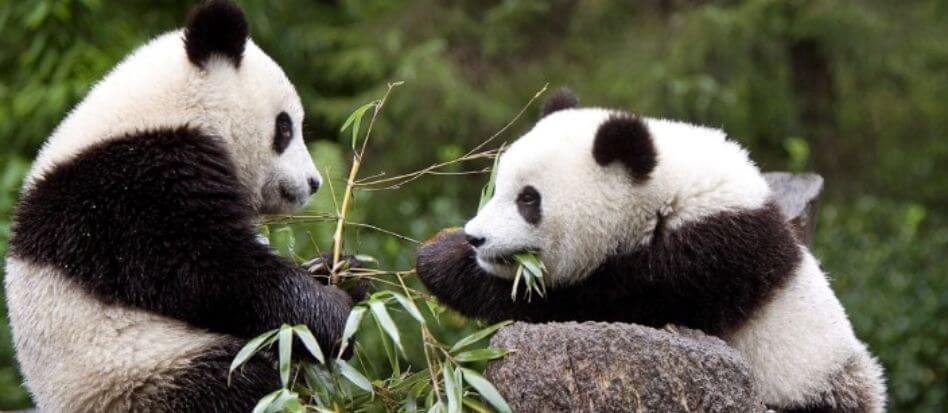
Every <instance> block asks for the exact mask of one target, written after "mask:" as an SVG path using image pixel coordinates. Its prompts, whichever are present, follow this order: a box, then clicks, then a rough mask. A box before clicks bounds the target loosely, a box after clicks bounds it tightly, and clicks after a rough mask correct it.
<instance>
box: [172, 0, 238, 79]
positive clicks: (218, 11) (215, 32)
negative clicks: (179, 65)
mask: <svg viewBox="0 0 948 413" xmlns="http://www.w3.org/2000/svg"><path fill="white" fill-rule="evenodd" d="M249 35H250V29H249V28H248V25H247V18H246V17H244V12H243V11H242V10H240V7H238V6H237V5H236V4H234V3H233V2H231V1H228V0H208V1H206V2H204V3H202V4H201V5H199V6H197V7H195V8H194V10H192V11H191V15H190V16H188V24H187V26H186V27H185V29H184V48H185V50H187V52H188V59H189V60H191V63H194V64H195V65H196V66H198V67H204V63H205V62H207V59H209V58H210V57H211V55H213V54H219V55H221V56H224V57H226V58H227V59H229V60H230V61H231V62H233V63H234V66H235V67H240V61H241V60H242V59H243V56H244V47H245V46H246V44H247V37H248V36H249Z"/></svg>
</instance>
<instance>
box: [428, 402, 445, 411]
mask: <svg viewBox="0 0 948 413" xmlns="http://www.w3.org/2000/svg"><path fill="white" fill-rule="evenodd" d="M443 411H444V403H442V402H441V400H438V402H437V403H435V404H432V405H431V408H430V409H428V412H427V413H439V412H443Z"/></svg>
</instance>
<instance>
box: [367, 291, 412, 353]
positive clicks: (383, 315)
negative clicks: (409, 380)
mask: <svg viewBox="0 0 948 413" xmlns="http://www.w3.org/2000/svg"><path fill="white" fill-rule="evenodd" d="M369 309H370V310H372V315H374V316H375V321H378V323H379V325H381V326H382V329H383V330H385V334H388V336H389V337H391V338H392V341H394V342H395V345H396V346H397V347H398V349H399V350H401V351H402V353H404V352H405V349H404V348H402V339H401V336H400V335H399V334H398V327H397V326H396V325H395V321H393V320H392V317H391V316H390V315H389V314H388V309H387V308H385V302H383V301H381V300H369Z"/></svg>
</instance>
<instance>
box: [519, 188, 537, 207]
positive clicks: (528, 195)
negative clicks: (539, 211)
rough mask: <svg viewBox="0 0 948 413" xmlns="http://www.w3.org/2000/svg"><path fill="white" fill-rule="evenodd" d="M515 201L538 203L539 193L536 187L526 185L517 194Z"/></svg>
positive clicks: (529, 203)
mask: <svg viewBox="0 0 948 413" xmlns="http://www.w3.org/2000/svg"><path fill="white" fill-rule="evenodd" d="M517 203H518V204H522V205H537V204H539V203H540V193H539V192H537V190H536V188H534V187H532V186H527V187H525V188H523V189H522V190H521V191H520V194H519V195H517Z"/></svg>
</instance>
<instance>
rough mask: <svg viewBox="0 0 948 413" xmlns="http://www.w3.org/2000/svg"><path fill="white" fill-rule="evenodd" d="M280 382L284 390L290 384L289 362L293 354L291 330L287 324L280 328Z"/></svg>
mask: <svg viewBox="0 0 948 413" xmlns="http://www.w3.org/2000/svg"><path fill="white" fill-rule="evenodd" d="M278 334H279V337H280V342H279V346H280V347H279V348H280V363H279V364H280V381H281V382H282V383H283V387H284V388H286V386H288V385H289V384H290V364H291V363H290V361H291V356H292V352H293V328H292V327H290V326H289V324H284V325H283V326H282V327H280V332H279V333H278Z"/></svg>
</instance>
